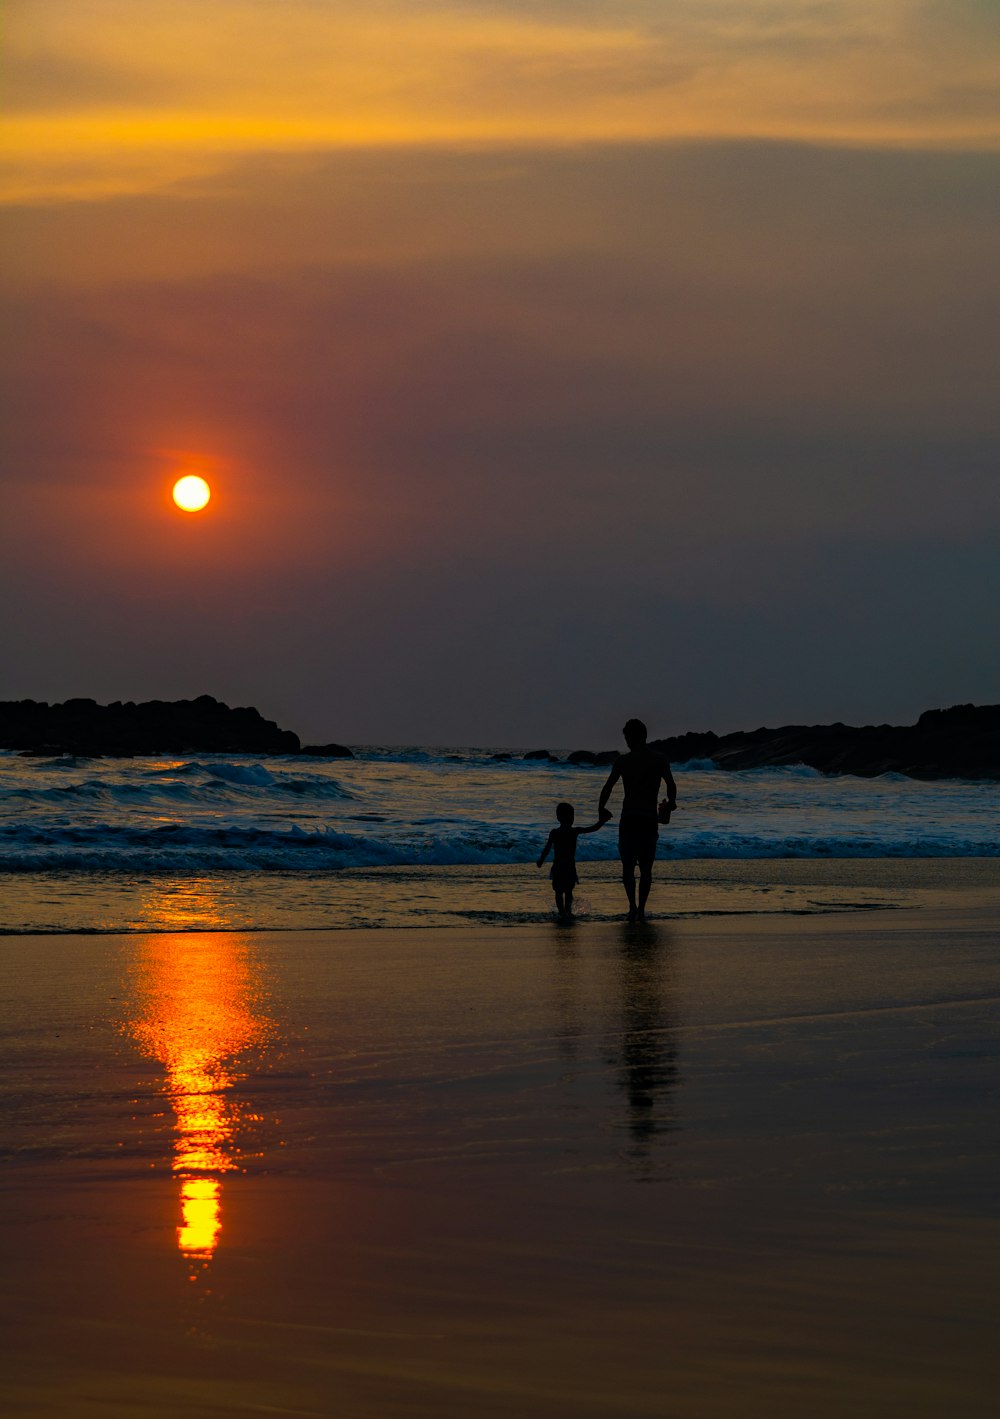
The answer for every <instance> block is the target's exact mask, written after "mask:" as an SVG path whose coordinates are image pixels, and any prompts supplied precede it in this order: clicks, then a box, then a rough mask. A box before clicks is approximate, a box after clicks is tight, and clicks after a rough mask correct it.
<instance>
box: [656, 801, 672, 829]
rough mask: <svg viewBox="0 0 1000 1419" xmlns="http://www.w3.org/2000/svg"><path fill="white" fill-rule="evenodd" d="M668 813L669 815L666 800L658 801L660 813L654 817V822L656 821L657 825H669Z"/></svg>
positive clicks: (668, 805)
mask: <svg viewBox="0 0 1000 1419" xmlns="http://www.w3.org/2000/svg"><path fill="white" fill-rule="evenodd" d="M670 813H671V808H670V804H669V803H668V802H667V800H666V799H665V798H661V799H660V811H659V813H657V815H656V821H657V822H658V823H669V822H670Z"/></svg>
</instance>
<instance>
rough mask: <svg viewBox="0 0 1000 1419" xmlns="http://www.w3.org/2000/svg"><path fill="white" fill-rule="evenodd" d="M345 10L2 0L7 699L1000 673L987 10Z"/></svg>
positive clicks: (759, 703)
mask: <svg viewBox="0 0 1000 1419" xmlns="http://www.w3.org/2000/svg"><path fill="white" fill-rule="evenodd" d="M361 8H362V7H358V6H357V5H348V4H347V3H346V0H343V2H342V0H283V3H277V0H273V3H272V0H216V3H214V4H213V5H212V6H211V7H206V6H205V5H204V4H203V3H200V4H198V5H197V6H196V5H194V4H193V3H188V0H175V3H167V0H156V2H155V3H153V2H152V0H93V3H87V4H86V5H82V4H74V5H68V4H66V3H65V0H21V3H20V4H18V5H16V6H14V7H12V9H11V12H10V17H9V19H8V20H7V22H6V25H7V32H6V36H5V51H6V58H5V68H6V76H5V77H6V79H7V96H6V100H5V110H6V117H5V120H4V126H5V127H6V129H7V134H6V137H7V140H8V142H7V144H6V147H7V151H8V154H9V156H8V157H7V159H5V173H4V179H5V180H4V188H5V190H6V192H7V194H8V195H7V197H6V198H5V200H4V206H3V209H2V212H3V218H2V219H3V223H4V251H5V261H4V274H3V276H2V278H0V283H2V284H0V297H2V303H3V307H4V309H3V310H2V312H0V318H2V321H3V328H4V329H5V331H7V338H6V339H5V341H4V344H3V363H4V381H5V400H4V449H3V457H2V463H0V479H2V483H3V487H2V513H0V582H2V585H0V595H2V598H3V605H4V607H5V613H4V636H3V639H4V645H3V654H2V656H0V698H21V697H25V696H31V697H34V698H38V699H63V698H65V697H67V696H70V695H91V696H94V697H96V698H98V699H101V700H106V699H119V698H122V699H129V698H132V699H139V698H146V697H150V696H159V697H163V698H174V697H179V696H193V695H197V694H200V693H203V692H208V693H212V694H215V695H217V696H219V697H220V698H222V699H226V700H229V701H230V702H231V703H253V704H256V705H258V706H259V707H260V708H261V709H262V710H263V711H264V712H265V713H266V714H268V715H269V716H271V717H274V718H277V719H278V720H279V721H280V722H282V723H283V724H285V725H287V726H289V727H291V728H294V729H297V730H298V731H299V732H300V733H301V734H303V735H304V736H306V737H308V738H341V739H346V740H348V741H355V742H357V741H383V742H401V741H402V742H435V743H447V742H451V743H494V744H529V743H530V744H535V743H538V744H543V743H552V744H561V745H568V746H572V745H573V744H589V745H595V746H596V745H604V744H609V743H613V742H615V740H616V738H617V731H618V727H619V725H620V724H621V722H622V720H623V719H624V718H625V717H626V716H628V715H630V714H634V713H638V714H641V715H642V716H643V717H645V718H647V719H648V721H649V723H650V725H651V727H652V728H654V729H655V730H656V731H659V732H671V731H679V730H683V729H688V728H707V727H713V728H716V729H720V730H722V729H729V728H736V727H750V726H753V725H756V724H759V723H764V722H770V723H775V722H787V721H792V720H803V719H805V720H831V719H845V720H855V721H870V720H873V719H874V720H884V719H890V720H903V721H905V720H909V719H912V718H913V717H915V715H916V714H917V713H919V711H920V710H922V709H924V708H927V707H929V706H932V705H939V704H951V703H955V702H958V701H965V700H978V701H998V700H1000V656H998V654H997V646H998V644H1000V609H998V608H1000V558H998V552H1000V492H998V489H1000V476H998V474H1000V397H998V392H997V391H998V384H1000V261H998V259H997V253H998V250H1000V243H998V229H1000V98H998V95H1000V10H998V9H997V7H996V6H995V5H994V4H992V3H988V2H987V0H947V3H945V0H941V3H935V0H865V3H861V0H766V3H765V0H656V3H653V0H606V3H599V0H591V3H574V4H572V5H570V4H568V3H558V0H555V2H554V3H546V0H542V3H535V4H532V5H530V6H529V5H525V4H516V3H513V2H512V0H497V3H495V4H490V5H487V4H485V3H484V4H477V3H474V0H466V3H461V0H459V2H458V3H454V2H453V3H440V4H424V3H421V0H409V3H407V4H405V5H404V4H403V0H386V3H378V4H373V5H371V6H365V7H363V13H360V12H359V11H360V9H361ZM189 469H194V470H195V471H201V472H203V473H204V474H205V476H207V477H208V479H209V481H210V482H211V483H212V485H213V489H214V497H213V502H212V504H211V505H210V508H209V510H208V511H207V512H206V513H205V514H202V515H198V516H186V515H184V514H180V513H178V512H176V511H174V510H173V509H172V508H171V506H170V503H169V487H170V485H171V483H172V481H173V479H174V478H175V477H176V476H178V475H179V473H180V472H184V471H188V470H189Z"/></svg>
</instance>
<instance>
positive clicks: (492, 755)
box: [490, 754, 514, 763]
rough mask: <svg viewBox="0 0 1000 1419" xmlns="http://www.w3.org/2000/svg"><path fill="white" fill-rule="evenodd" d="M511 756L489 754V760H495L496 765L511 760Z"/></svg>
mask: <svg viewBox="0 0 1000 1419" xmlns="http://www.w3.org/2000/svg"><path fill="white" fill-rule="evenodd" d="M513 757H514V755H513V754H491V755H490V758H491V759H496V761H497V763H502V762H503V761H504V760H505V759H512V758H513Z"/></svg>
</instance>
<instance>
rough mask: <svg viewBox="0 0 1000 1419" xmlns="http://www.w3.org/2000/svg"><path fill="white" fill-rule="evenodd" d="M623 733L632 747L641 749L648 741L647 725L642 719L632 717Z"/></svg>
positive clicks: (626, 741)
mask: <svg viewBox="0 0 1000 1419" xmlns="http://www.w3.org/2000/svg"><path fill="white" fill-rule="evenodd" d="M622 733H623V734H624V736H625V743H626V744H627V745H628V747H629V748H630V749H641V748H643V746H644V745H645V743H646V726H645V725H644V724H643V722H642V720H641V719H630V720H629V722H628V724H626V726H625V728H624V729H623V730H622Z"/></svg>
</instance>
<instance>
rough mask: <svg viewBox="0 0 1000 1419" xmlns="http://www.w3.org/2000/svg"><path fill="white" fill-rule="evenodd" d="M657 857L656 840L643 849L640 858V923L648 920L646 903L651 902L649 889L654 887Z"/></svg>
mask: <svg viewBox="0 0 1000 1419" xmlns="http://www.w3.org/2000/svg"><path fill="white" fill-rule="evenodd" d="M655 857H656V838H655V837H654V838H653V841H652V842H651V843H650V844H649V846H648V847H646V848H644V849H643V853H642V856H641V857H640V858H639V906H638V910H637V913H636V914H637V916H638V918H639V920H640V921H645V920H646V902H647V901H648V900H649V889H650V887H652V885H653V861H654V859H655Z"/></svg>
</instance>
